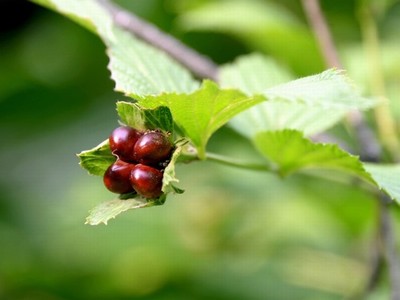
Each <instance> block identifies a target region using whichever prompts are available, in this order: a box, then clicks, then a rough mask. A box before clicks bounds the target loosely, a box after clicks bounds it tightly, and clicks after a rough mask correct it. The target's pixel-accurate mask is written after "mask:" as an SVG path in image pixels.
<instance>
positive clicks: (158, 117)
mask: <svg viewBox="0 0 400 300" xmlns="http://www.w3.org/2000/svg"><path fill="white" fill-rule="evenodd" d="M117 112H118V115H119V118H120V120H121V122H122V123H123V124H124V125H127V126H129V127H132V128H135V129H137V130H142V131H145V130H149V129H150V130H151V129H161V130H164V131H166V132H172V131H173V128H174V123H173V120H172V115H171V112H170V110H169V108H168V107H165V106H159V107H156V108H152V109H144V108H142V107H141V106H139V105H138V104H137V103H132V102H125V101H119V102H117Z"/></svg>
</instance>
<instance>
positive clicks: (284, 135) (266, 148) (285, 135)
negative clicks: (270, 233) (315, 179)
mask: <svg viewBox="0 0 400 300" xmlns="http://www.w3.org/2000/svg"><path fill="white" fill-rule="evenodd" d="M254 142H255V146H256V148H257V149H258V150H259V151H260V153H261V154H262V155H263V156H264V157H265V158H266V159H267V160H269V161H271V162H272V163H274V164H275V165H276V168H277V172H278V173H279V174H280V175H282V176H288V175H289V174H292V173H294V172H301V171H306V170H308V169H329V170H338V171H343V172H346V173H349V174H352V175H356V176H359V177H361V178H363V179H365V180H367V181H369V182H373V180H372V178H371V177H370V175H369V174H368V173H367V172H366V171H365V170H364V168H363V164H362V163H361V162H360V160H359V159H358V157H356V156H353V155H351V154H349V153H347V152H346V151H344V150H342V149H340V148H339V147H338V146H337V145H335V144H322V143H313V142H312V141H310V140H309V139H306V138H304V136H303V135H302V133H301V132H299V131H295V130H282V131H266V132H261V133H259V134H257V135H256V137H255V141H254Z"/></svg>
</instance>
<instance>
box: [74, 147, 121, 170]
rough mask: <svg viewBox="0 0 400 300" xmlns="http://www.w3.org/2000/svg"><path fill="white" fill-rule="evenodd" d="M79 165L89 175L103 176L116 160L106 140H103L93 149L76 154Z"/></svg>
mask: <svg viewBox="0 0 400 300" xmlns="http://www.w3.org/2000/svg"><path fill="white" fill-rule="evenodd" d="M78 157H79V159H80V162H79V164H80V165H81V166H82V167H83V168H84V169H86V170H87V171H88V172H89V174H92V175H97V176H103V175H104V173H105V172H106V170H107V168H108V167H109V166H110V165H111V164H113V163H114V162H115V160H116V158H115V156H114V155H112V153H111V150H110V144H109V142H108V140H105V141H104V142H102V143H101V144H99V145H98V146H96V147H94V148H93V149H90V150H86V151H82V152H81V153H79V154H78Z"/></svg>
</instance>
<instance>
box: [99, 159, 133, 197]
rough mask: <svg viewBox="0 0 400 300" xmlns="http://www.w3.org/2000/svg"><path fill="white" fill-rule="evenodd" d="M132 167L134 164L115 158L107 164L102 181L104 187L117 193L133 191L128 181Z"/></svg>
mask: <svg viewBox="0 0 400 300" xmlns="http://www.w3.org/2000/svg"><path fill="white" fill-rule="evenodd" d="M134 167H135V165H134V164H129V163H126V162H124V161H122V160H117V161H116V162H115V163H113V164H112V165H111V166H109V167H108V169H107V171H106V172H105V173H104V176H103V182H104V185H105V186H106V188H107V189H108V190H109V191H111V192H113V193H117V194H126V193H130V192H133V191H134V190H133V188H132V184H131V182H130V175H131V171H132V169H133V168H134Z"/></svg>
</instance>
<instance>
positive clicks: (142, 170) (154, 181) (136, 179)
mask: <svg viewBox="0 0 400 300" xmlns="http://www.w3.org/2000/svg"><path fill="white" fill-rule="evenodd" d="M162 179H163V173H162V172H160V171H159V170H157V169H155V168H153V167H149V166H146V165H142V164H137V165H136V166H135V167H134V168H133V169H132V172H131V176H130V180H131V184H132V186H133V188H134V189H135V191H136V192H137V193H138V194H139V195H142V196H143V197H145V198H157V197H159V196H161V194H162V191H161V187H162Z"/></svg>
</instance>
